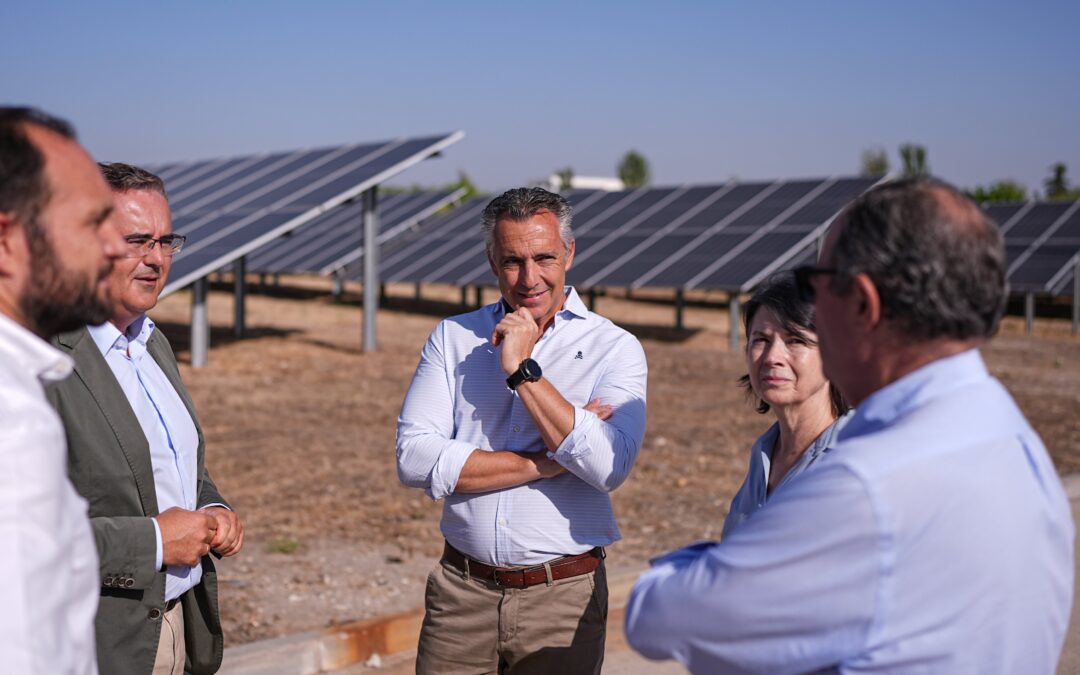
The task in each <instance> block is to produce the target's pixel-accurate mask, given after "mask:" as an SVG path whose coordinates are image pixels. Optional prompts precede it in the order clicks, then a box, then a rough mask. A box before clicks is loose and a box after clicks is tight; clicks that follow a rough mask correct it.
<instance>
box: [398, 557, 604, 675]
mask: <svg viewBox="0 0 1080 675" xmlns="http://www.w3.org/2000/svg"><path fill="white" fill-rule="evenodd" d="M424 599H426V609H427V611H426V613H424V617H423V627H422V629H421V630H420V644H419V645H418V647H417V657H416V672H417V674H418V675H436V674H437V675H458V674H461V675H465V674H469V675H481V674H484V673H492V674H495V673H497V674H499V675H529V674H534V673H536V674H542V675H548V674H550V673H557V674H558V675H577V674H579V673H580V674H582V675H584V674H598V673H599V672H600V665H602V664H603V663H604V639H605V636H606V634H607V609H608V608H607V604H608V596H607V571H606V568H605V567H604V562H603V561H600V566H599V567H598V568H597V569H596V571H594V572H592V573H589V575H582V576H580V577H572V578H570V579H559V580H558V581H554V582H553V583H552V584H551V585H546V584H542V583H541V584H538V585H535V586H529V588H527V589H502V588H500V586H498V585H496V584H494V583H492V582H489V581H484V580H482V579H474V578H471V579H465V578H464V572H463V571H461V570H459V569H457V568H456V567H454V566H451V565H450V564H449V563H446V562H445V561H443V562H441V563H440V564H438V567H436V568H435V570H434V571H432V572H431V575H429V576H428V588H427V592H426V598H424Z"/></svg>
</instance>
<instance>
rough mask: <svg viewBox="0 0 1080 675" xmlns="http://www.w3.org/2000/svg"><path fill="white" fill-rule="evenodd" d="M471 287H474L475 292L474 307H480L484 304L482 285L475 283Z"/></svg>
mask: <svg viewBox="0 0 1080 675" xmlns="http://www.w3.org/2000/svg"><path fill="white" fill-rule="evenodd" d="M473 288H474V290H475V293H476V304H475V307H476V308H477V309H480V308H481V307H483V306H484V287H483V286H481V285H480V284H476V286H474V287H473Z"/></svg>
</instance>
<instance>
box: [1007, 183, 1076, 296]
mask: <svg viewBox="0 0 1080 675" xmlns="http://www.w3.org/2000/svg"><path fill="white" fill-rule="evenodd" d="M986 212H987V213H988V214H989V215H990V216H991V217H992V218H994V220H996V221H997V222H998V225H1000V226H1001V230H1002V233H1003V234H1004V235H1005V254H1006V257H1007V258H1008V262H1009V268H1008V269H1009V285H1010V286H1011V287H1012V290H1014V291H1020V292H1025V293H1029V292H1030V293H1037V294H1047V295H1071V294H1072V288H1073V286H1072V281H1073V269H1074V265H1075V263H1076V260H1077V258H1078V256H1080V202H1027V203H1024V204H993V205H990V206H987V207H986Z"/></svg>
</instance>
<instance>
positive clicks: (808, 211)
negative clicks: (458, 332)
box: [346, 178, 879, 292]
mask: <svg viewBox="0 0 1080 675" xmlns="http://www.w3.org/2000/svg"><path fill="white" fill-rule="evenodd" d="M878 180H879V179H878V178H830V179H823V180H803V181H777V182H760V183H728V184H725V185H699V186H681V187H662V188H646V189H640V190H626V191H620V192H603V191H587V190H576V191H571V192H568V193H567V194H566V197H567V199H568V200H569V201H570V203H571V204H572V205H573V207H574V236H575V238H576V240H577V253H576V255H575V259H574V264H573V266H572V267H571V269H570V271H569V273H568V279H569V281H570V283H573V284H575V285H577V286H579V287H582V288H595V287H629V288H640V287H644V286H651V287H664V288H684V289H692V288H710V289H721V290H729V291H738V292H742V291H746V290H749V289H750V288H752V287H753V286H754V285H756V284H757V283H758V282H759V281H760V280H761V279H762V278H764V277H765V276H767V275H768V274H770V273H772V272H774V271H776V270H779V269H783V268H785V267H787V266H790V265H792V264H794V262H795V260H796V256H798V255H799V254H800V253H803V252H805V251H806V250H808V249H810V248H812V247H813V245H814V244H815V242H816V241H817V238H818V237H819V236H820V234H821V233H822V232H823V230H824V228H825V227H826V226H827V225H828V223H829V221H830V220H831V219H832V217H833V216H834V215H836V213H838V212H839V211H840V209H841V208H843V206H844V205H845V204H847V203H848V202H849V201H851V200H852V199H853V198H854V197H855V196H857V195H858V194H860V193H861V192H863V191H864V190H866V189H867V188H869V187H870V186H872V185H873V184H874V183H876V182H877V181H878ZM487 201H488V200H487V198H480V199H474V200H471V201H470V202H468V203H466V204H464V205H462V206H461V207H459V208H457V209H455V210H454V211H452V212H450V213H449V214H446V215H444V216H441V217H439V218H436V219H433V220H432V221H430V222H429V223H427V224H425V226H424V227H423V228H421V229H420V230H418V231H416V232H412V233H409V234H408V235H406V236H402V237H399V238H398V239H397V240H395V241H394V242H393V244H392V245H391V246H387V247H386V248H384V249H383V254H382V255H383V257H382V260H381V263H380V274H381V278H382V279H383V280H384V281H409V282H422V283H448V284H454V285H467V284H480V283H486V282H489V281H490V275H491V270H490V268H489V266H488V263H487V259H486V256H485V254H484V245H483V241H482V237H481V233H480V226H479V223H480V215H481V212H482V211H483V208H484V206H485V204H486V203H487ZM346 269H347V274H348V276H349V278H354V279H355V278H359V274H360V271H359V269H358V268H355V267H349V268H346Z"/></svg>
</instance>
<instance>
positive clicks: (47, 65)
mask: <svg viewBox="0 0 1080 675" xmlns="http://www.w3.org/2000/svg"><path fill="white" fill-rule="evenodd" d="M0 25H4V27H5V37H4V39H3V40H2V41H0V92H3V94H2V97H3V99H4V100H5V101H8V102H19V103H28V104H33V105H37V106H41V107H43V108H45V109H47V110H49V111H50V112H54V113H57V114H60V115H62V116H65V117H67V118H69V119H71V120H72V121H74V122H75V124H76V126H77V127H78V129H79V132H80V134H81V136H82V138H83V140H84V142H85V143H86V145H87V146H88V147H89V148H90V150H91V151H92V152H93V153H94V154H95V156H97V157H98V158H99V159H103V160H121V161H129V162H137V163H138V162H142V163H150V162H163V161H172V160H181V159H200V158H207V157H218V156H229V155H237V154H244V153H252V152H263V151H268V150H284V149H292V148H300V147H312V146H323V145H332V144H341V143H348V142H356V141H371V140H381V139H384V138H392V137H398V136H408V135H426V134H431V133H438V132H443V131H452V130H455V129H462V130H464V131H465V132H466V134H467V136H466V138H465V140H463V141H462V142H461V143H459V144H457V145H456V146H453V147H451V148H450V149H449V150H448V151H447V152H446V153H445V156H444V157H442V158H440V159H436V160H432V161H429V162H425V163H424V164H423V165H421V166H418V167H414V168H413V169H410V170H409V171H408V172H407V173H406V174H403V175H402V176H401V177H400V178H399V179H397V180H396V181H395V182H396V183H398V184H408V183H412V182H421V183H425V184H438V183H442V182H448V181H450V180H453V178H454V177H455V175H456V173H457V171H458V170H459V169H463V170H465V171H466V172H467V173H468V174H469V175H470V176H471V177H472V178H473V179H474V181H475V182H476V183H478V184H479V185H480V186H481V187H482V188H485V189H487V190H498V189H502V188H506V187H511V186H514V185H517V184H521V183H523V182H526V181H528V180H530V179H534V178H539V177H542V176H546V175H548V174H549V173H551V172H552V171H554V170H555V169H558V168H561V167H564V166H570V167H573V168H574V170H575V171H576V172H577V173H578V174H586V175H612V174H613V173H614V170H615V164H616V162H617V160H618V158H619V157H620V156H621V155H622V154H623V153H624V152H626V151H627V150H628V149H630V148H635V149H637V150H639V151H641V152H642V153H643V154H644V155H645V156H646V157H647V158H648V159H649V161H650V164H651V166H652V169H653V175H654V183H655V184H661V185H663V184H675V183H686V182H690V183H705V182H718V181H725V180H727V179H729V178H732V177H735V178H740V179H758V178H787V177H806V176H822V175H843V174H851V173H854V172H856V171H857V170H858V167H859V161H860V155H861V153H862V151H863V150H864V149H866V148H870V147H875V146H880V147H883V148H885V149H886V150H888V152H889V153H890V157H891V159H892V160H893V164H894V166H896V165H898V164H899V160H898V158H897V157H896V154H897V153H896V149H897V147H898V146H899V145H900V144H901V143H903V142H907V141H913V142H917V143H922V144H924V145H925V146H926V147H927V148H928V153H929V163H930V166H931V169H932V170H933V171H934V172H935V173H936V174H938V175H940V176H942V177H944V178H946V179H949V180H951V181H954V182H956V183H958V184H960V185H961V186H972V185H974V184H977V183H988V182H990V181H994V180H998V179H1002V178H1013V179H1016V180H1019V181H1020V182H1021V183H1024V184H1025V185H1027V186H1028V187H1029V188H1038V189H1041V188H1042V181H1043V179H1044V178H1045V177H1046V176H1047V175H1048V173H1049V166H1050V165H1051V164H1052V163H1054V162H1056V161H1064V162H1066V163H1067V164H1068V165H1069V167H1070V172H1071V177H1072V179H1073V183H1074V184H1080V39H1077V35H1076V27H1077V26H1078V25H1080V3H1077V2H1029V3H1018V2H1013V3H1005V2H995V1H992V0H987V1H985V2H944V1H941V2H920V1H909V2H902V3H901V2H889V3H884V2H871V1H866V2H808V1H803V2H781V1H777V2H745V3H734V2H730V3H728V2H701V3H685V2H677V1H669V2H656V3H643V2H630V1H626V2H591V3H569V2H567V3H563V2H545V3H514V2H501V3H499V2H490V3H487V2H458V3H434V2H432V3H420V2H409V1H400V2H392V3H390V2H384V3H373V2H309V3H303V5H301V3H285V2H270V1H265V2H229V3H220V2H218V3H209V2H186V3H154V2H146V1H145V0H143V1H142V2H138V3H135V2H130V3H128V2H112V3H85V2H84V3H76V2H69V3H57V2H48V1H43V2H32V3H31V2H24V3H18V2H7V3H4V5H3V7H2V8H0Z"/></svg>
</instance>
